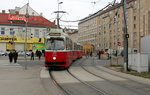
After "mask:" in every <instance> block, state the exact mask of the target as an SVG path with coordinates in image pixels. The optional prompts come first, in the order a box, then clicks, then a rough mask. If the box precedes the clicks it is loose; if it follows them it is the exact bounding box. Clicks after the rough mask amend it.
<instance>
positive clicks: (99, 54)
mask: <svg viewBox="0 0 150 95" xmlns="http://www.w3.org/2000/svg"><path fill="white" fill-rule="evenodd" d="M101 53H102V51H101V50H100V51H99V52H98V59H101Z"/></svg>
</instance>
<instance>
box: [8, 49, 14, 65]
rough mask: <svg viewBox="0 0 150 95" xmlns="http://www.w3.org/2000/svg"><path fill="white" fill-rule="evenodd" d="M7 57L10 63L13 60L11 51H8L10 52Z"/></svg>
mask: <svg viewBox="0 0 150 95" xmlns="http://www.w3.org/2000/svg"><path fill="white" fill-rule="evenodd" d="M8 57H9V62H10V63H12V61H13V53H12V51H10V53H9V54H8Z"/></svg>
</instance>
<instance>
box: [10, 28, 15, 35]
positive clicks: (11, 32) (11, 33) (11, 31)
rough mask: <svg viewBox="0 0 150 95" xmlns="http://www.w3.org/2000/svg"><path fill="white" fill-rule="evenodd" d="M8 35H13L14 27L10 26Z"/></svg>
mask: <svg viewBox="0 0 150 95" xmlns="http://www.w3.org/2000/svg"><path fill="white" fill-rule="evenodd" d="M10 35H11V36H13V35H14V28H10Z"/></svg>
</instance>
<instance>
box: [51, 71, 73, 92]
mask: <svg viewBox="0 0 150 95" xmlns="http://www.w3.org/2000/svg"><path fill="white" fill-rule="evenodd" d="M49 75H50V77H51V79H52V82H53V83H54V85H55V86H57V87H58V88H59V89H60V90H61V91H62V92H63V94H64V95H72V94H71V93H70V92H68V91H67V90H65V89H64V88H63V87H62V86H61V85H60V84H59V83H58V82H57V80H56V79H55V78H54V76H53V75H52V71H49Z"/></svg>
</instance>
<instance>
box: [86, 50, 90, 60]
mask: <svg viewBox="0 0 150 95" xmlns="http://www.w3.org/2000/svg"><path fill="white" fill-rule="evenodd" d="M87 57H89V51H88V50H87V51H86V58H87Z"/></svg>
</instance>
